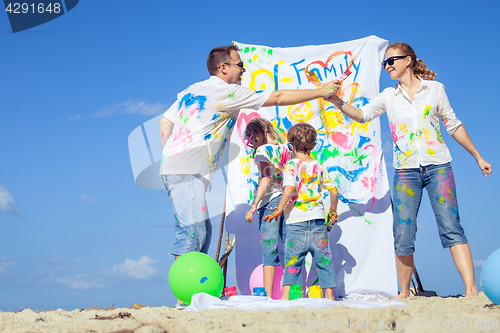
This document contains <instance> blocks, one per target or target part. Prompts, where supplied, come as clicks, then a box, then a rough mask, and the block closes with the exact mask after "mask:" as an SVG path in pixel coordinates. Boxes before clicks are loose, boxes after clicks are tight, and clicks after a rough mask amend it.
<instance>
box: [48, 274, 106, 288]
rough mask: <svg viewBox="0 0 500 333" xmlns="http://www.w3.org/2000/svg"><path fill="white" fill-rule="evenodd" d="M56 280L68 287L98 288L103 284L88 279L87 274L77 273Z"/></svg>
mask: <svg viewBox="0 0 500 333" xmlns="http://www.w3.org/2000/svg"><path fill="white" fill-rule="evenodd" d="M57 282H59V283H61V284H63V285H65V286H66V287H68V288H70V289H100V288H104V286H103V285H102V284H100V283H97V282H94V281H90V280H89V279H88V274H77V275H75V276H74V277H62V278H59V279H57Z"/></svg>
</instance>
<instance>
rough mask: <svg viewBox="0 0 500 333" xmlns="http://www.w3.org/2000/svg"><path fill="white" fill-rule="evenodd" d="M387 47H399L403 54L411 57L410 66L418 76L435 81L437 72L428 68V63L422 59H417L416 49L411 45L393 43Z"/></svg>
mask: <svg viewBox="0 0 500 333" xmlns="http://www.w3.org/2000/svg"><path fill="white" fill-rule="evenodd" d="M387 49H388V50H389V49H397V50H399V51H401V52H402V53H403V54H402V55H406V56H409V57H410V58H411V65H410V68H411V70H412V71H413V74H415V76H416V77H422V78H424V79H425V80H430V81H434V80H435V79H436V73H435V72H433V71H431V70H430V69H429V68H427V65H426V64H425V63H424V62H423V61H422V59H417V55H416V54H415V51H413V49H412V48H411V46H410V45H408V44H406V43H392V44H391V45H389V46H388V47H387Z"/></svg>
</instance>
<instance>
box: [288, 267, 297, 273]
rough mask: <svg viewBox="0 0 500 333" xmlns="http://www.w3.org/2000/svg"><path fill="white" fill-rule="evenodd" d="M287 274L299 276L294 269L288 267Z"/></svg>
mask: <svg viewBox="0 0 500 333" xmlns="http://www.w3.org/2000/svg"><path fill="white" fill-rule="evenodd" d="M288 272H289V273H290V274H299V271H298V270H296V269H295V268H294V267H288Z"/></svg>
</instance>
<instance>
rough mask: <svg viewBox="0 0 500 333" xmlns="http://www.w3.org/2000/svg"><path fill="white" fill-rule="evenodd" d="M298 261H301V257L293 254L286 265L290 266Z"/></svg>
mask: <svg viewBox="0 0 500 333" xmlns="http://www.w3.org/2000/svg"><path fill="white" fill-rule="evenodd" d="M297 261H299V257H298V256H293V257H292V259H290V260H289V261H288V263H287V264H286V267H289V266H292V265H293V264H295V263H296V262H297Z"/></svg>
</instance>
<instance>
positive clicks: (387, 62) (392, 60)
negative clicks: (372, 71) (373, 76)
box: [382, 56, 407, 68]
mask: <svg viewBox="0 0 500 333" xmlns="http://www.w3.org/2000/svg"><path fill="white" fill-rule="evenodd" d="M406 57H407V56H393V57H390V58H387V59H386V60H384V61H382V68H385V66H386V65H389V66H392V65H394V60H396V59H403V58H406Z"/></svg>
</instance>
